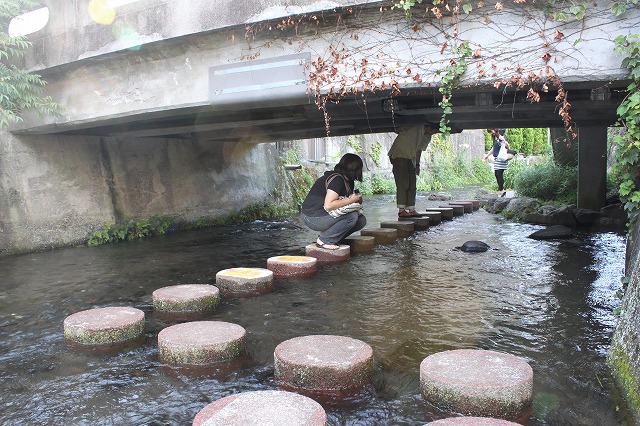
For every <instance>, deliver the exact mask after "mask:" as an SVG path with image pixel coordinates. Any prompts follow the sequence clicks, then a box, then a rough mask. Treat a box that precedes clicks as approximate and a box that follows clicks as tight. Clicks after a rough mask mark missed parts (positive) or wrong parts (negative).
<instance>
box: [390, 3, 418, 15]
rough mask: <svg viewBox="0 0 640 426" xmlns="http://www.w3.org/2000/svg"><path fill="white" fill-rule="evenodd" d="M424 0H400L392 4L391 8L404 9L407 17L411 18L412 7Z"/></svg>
mask: <svg viewBox="0 0 640 426" xmlns="http://www.w3.org/2000/svg"><path fill="white" fill-rule="evenodd" d="M421 3H422V0H398V2H397V3H394V4H393V6H391V9H402V10H403V11H404V14H405V16H406V17H407V19H411V16H412V14H411V8H412V7H413V6H415V5H416V4H421Z"/></svg>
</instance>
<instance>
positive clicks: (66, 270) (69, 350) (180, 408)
mask: <svg viewBox="0 0 640 426" xmlns="http://www.w3.org/2000/svg"><path fill="white" fill-rule="evenodd" d="M471 190H472V189H470V188H466V189H460V190H458V191H455V190H454V196H455V197H458V198H468V197H470V196H472V195H473V194H472V193H470V192H469V191H471ZM439 204H443V203H442V202H431V201H427V200H426V198H424V197H422V198H419V200H418V206H419V207H424V206H426V205H429V206H437V205H439ZM365 214H366V215H367V217H368V221H369V224H368V226H370V227H378V226H379V223H380V222H381V221H385V220H396V217H395V214H396V209H395V205H394V202H393V198H392V197H390V196H374V197H368V198H366V200H365ZM541 228H542V227H540V226H536V225H529V224H519V223H511V222H509V221H507V220H505V219H504V218H502V217H501V216H498V215H493V214H489V213H487V212H485V211H484V210H482V209H480V210H478V211H476V212H474V213H472V214H465V215H464V216H463V217H459V218H456V219H455V220H453V221H445V222H442V223H441V224H440V225H437V226H434V227H432V228H430V229H429V230H427V231H422V232H416V233H415V234H413V235H412V236H410V237H407V238H403V239H399V240H398V241H397V242H396V243H394V244H390V245H379V246H376V248H375V250H374V252H372V253H368V254H357V255H353V256H352V257H351V259H350V260H349V261H348V262H345V263H342V264H337V265H328V266H322V267H321V268H320V270H319V271H318V273H317V274H316V275H314V276H313V277H309V278H303V279H302V278H298V279H276V280H275V281H274V286H275V288H274V290H273V291H272V292H271V293H269V294H265V295H261V296H254V297H244V298H240V297H237V298H223V300H222V303H221V305H220V307H219V308H218V310H217V311H216V312H215V313H214V314H212V315H211V316H210V318H211V319H216V320H221V321H228V322H233V323H236V324H239V325H241V326H243V327H244V328H245V329H246V330H247V355H246V358H245V359H244V360H243V361H242V363H240V364H239V365H235V366H228V368H225V366H220V367H219V368H216V369H212V370H211V371H209V372H200V373H199V374H194V373H192V372H188V371H183V370H180V369H176V368H171V367H168V366H166V365H163V364H161V363H160V362H159V361H158V351H157V334H158V332H159V331H160V330H161V329H162V328H164V327H166V326H168V325H171V323H169V322H167V320H166V319H163V318H161V317H159V316H157V315H155V314H154V312H153V309H152V300H151V293H152V292H153V291H154V290H156V289H158V288H160V287H164V286H168V285H174V284H190V283H199V284H207V283H211V284H213V283H214V282H215V275H216V273H217V272H218V271H220V270H223V269H227V268H232V267H260V268H266V262H267V259H268V258H269V257H271V256H277V255H304V247H305V246H306V245H307V244H309V243H311V242H314V241H315V238H316V233H314V232H313V231H310V230H308V229H307V228H305V227H304V226H303V224H302V222H301V221H300V219H299V218H298V217H291V218H284V219H282V220H280V221H274V222H263V221H258V222H253V223H249V224H243V225H237V226H233V227H218V228H213V229H206V230H198V231H193V232H187V233H180V234H173V235H167V236H164V237H156V238H150V239H147V240H143V241H132V242H126V243H117V244H108V245H103V246H99V247H77V248H66V249H58V250H52V251H48V252H43V253H35V254H26V255H18V256H6V257H0V395H2V396H1V401H0V424H2V425H190V424H191V421H192V419H193V417H194V416H195V415H196V414H197V413H198V411H200V409H202V408H203V407H204V406H205V405H207V404H208V403H210V402H212V401H214V400H216V399H219V398H222V397H225V396H228V395H231V394H234V393H238V392H243V391H252V390H267V389H274V388H275V385H274V382H273V351H274V348H275V347H276V346H277V345H278V344H279V343H281V342H283V341H285V340H287V339H290V338H293V337H298V336H303V335H309V334H335V335H344V336H349V337H353V338H356V339H360V340H363V341H365V342H367V343H368V344H370V345H371V346H372V347H373V350H374V364H375V369H374V374H373V378H372V383H371V384H370V385H368V386H367V387H366V388H365V389H363V390H362V392H360V393H358V394H356V395H353V396H350V397H349V398H348V399H347V400H339V399H336V398H329V399H327V400H324V401H323V402H322V403H323V406H324V408H325V409H326V411H327V414H328V424H329V425H423V424H425V423H427V422H428V421H433V420H436V419H440V418H444V417H448V416H450V415H451V414H449V413H446V412H442V411H439V410H438V409H437V408H435V407H432V406H430V405H428V404H426V403H425V402H424V401H423V399H422V397H421V396H420V384H419V365H420V362H421V361H422V360H423V359H424V358H425V357H426V356H428V355H430V354H433V353H436V352H439V351H443V350H449V349H462V348H477V349H489V350H495V351H501V352H507V353H510V354H513V355H517V356H520V357H522V358H524V359H525V360H526V361H528V362H529V363H530V365H531V366H532V368H533V370H534V403H533V408H532V414H531V416H530V417H529V418H526V419H523V420H522V421H521V423H522V424H526V425H563V426H570V425H594V426H595V425H597V426H608V425H631V424H632V423H631V420H629V419H630V416H629V414H628V411H627V410H626V408H625V406H624V405H623V404H622V403H621V401H620V398H619V395H618V394H617V392H616V391H615V388H614V387H613V385H612V380H611V378H610V375H609V373H608V371H607V368H606V364H605V356H606V353H607V350H608V348H609V344H610V338H611V334H612V332H613V328H614V326H615V323H616V316H615V314H614V309H615V308H617V307H619V305H620V301H619V300H618V299H617V298H616V296H615V294H614V293H615V291H616V290H618V289H620V287H621V283H620V277H621V276H622V275H623V274H624V253H625V241H626V240H625V237H624V235H621V234H617V233H612V232H604V233H589V234H579V235H577V236H578V238H580V239H581V240H583V241H584V245H583V246H581V247H569V246H567V244H566V243H562V242H559V241H554V242H543V241H536V240H533V239H530V238H527V236H528V235H529V234H531V233H532V232H534V231H536V230H538V229H541ZM467 240H481V241H484V242H486V243H487V244H489V245H490V246H491V247H492V248H493V250H490V251H488V252H485V253H464V252H462V251H458V250H455V247H457V246H460V245H462V243H464V242H465V241H467ZM105 306H132V307H135V308H138V309H141V310H143V311H144V312H145V314H146V331H145V336H144V339H142V341H140V342H135V343H133V344H131V345H129V346H127V347H124V348H120V349H117V350H104V349H85V350H81V349H78V348H75V347H72V346H71V345H68V344H67V343H66V342H65V339H64V337H63V321H64V319H65V318H66V317H67V316H69V315H71V314H73V313H76V312H79V311H82V310H86V309H91V308H97V307H105Z"/></svg>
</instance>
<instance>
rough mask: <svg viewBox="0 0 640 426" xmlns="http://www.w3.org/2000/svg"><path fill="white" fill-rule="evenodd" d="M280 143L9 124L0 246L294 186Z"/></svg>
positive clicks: (223, 210) (188, 212)
mask: <svg viewBox="0 0 640 426" xmlns="http://www.w3.org/2000/svg"><path fill="white" fill-rule="evenodd" d="M285 181H286V179H284V169H283V167H282V165H281V164H280V161H279V159H278V156H277V153H276V150H275V146H274V144H251V143H215V144H213V143H202V142H198V141H192V140H168V139H136V140H127V139H117V138H98V137H51V136H38V137H24V136H20V137H18V136H14V135H12V134H11V133H8V132H0V253H1V254H7V253H18V252H27V251H33V250H42V249H46V248H52V247H60V246H65V245H73V244H78V243H83V242H85V241H86V240H87V238H88V237H89V235H90V234H91V233H92V232H94V231H96V230H97V229H99V228H101V227H102V226H103V225H104V224H105V223H107V222H108V221H115V220H139V219H144V218H149V217H152V216H156V215H157V216H169V217H172V218H174V219H175V220H180V221H192V220H195V219H198V218H200V217H216V216H220V215H224V214H227V213H230V212H232V211H237V210H240V209H242V208H244V207H246V206H249V205H251V204H253V203H256V202H260V201H266V200H269V201H276V202H282V203H284V204H286V203H287V202H290V201H287V200H285V199H283V200H276V199H275V198H274V194H286V193H287V192H288V191H283V190H282V188H280V186H282V185H283V183H284V182H285Z"/></svg>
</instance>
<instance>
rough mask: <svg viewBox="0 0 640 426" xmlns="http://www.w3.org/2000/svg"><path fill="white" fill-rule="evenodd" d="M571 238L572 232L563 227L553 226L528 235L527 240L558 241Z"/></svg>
mask: <svg viewBox="0 0 640 426" xmlns="http://www.w3.org/2000/svg"><path fill="white" fill-rule="evenodd" d="M571 237H573V232H572V231H571V229H569V228H567V227H566V226H563V225H553V226H550V227H548V228H545V229H541V230H539V231H536V232H534V233H533V234H531V235H529V238H533V239H534V240H558V239H565V238H571Z"/></svg>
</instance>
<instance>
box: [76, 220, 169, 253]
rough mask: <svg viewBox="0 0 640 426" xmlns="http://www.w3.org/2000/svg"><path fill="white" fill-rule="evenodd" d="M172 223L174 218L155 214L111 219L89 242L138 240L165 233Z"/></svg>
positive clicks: (92, 235) (89, 243) (103, 242)
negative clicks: (125, 218)
mask: <svg viewBox="0 0 640 426" xmlns="http://www.w3.org/2000/svg"><path fill="white" fill-rule="evenodd" d="M172 225H173V220H172V219H171V218H169V217H166V216H154V217H152V218H150V219H142V220H139V221H131V222H123V223H115V222H113V221H109V222H107V223H106V224H104V225H103V226H102V228H101V229H99V230H98V231H96V232H94V233H93V234H91V236H90V237H89V241H88V242H87V244H88V245H89V246H97V245H100V244H106V243H113V242H116V241H125V240H138V239H141V238H146V237H150V236H152V235H165V234H166V233H167V232H169V229H170V228H171V226H172Z"/></svg>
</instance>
